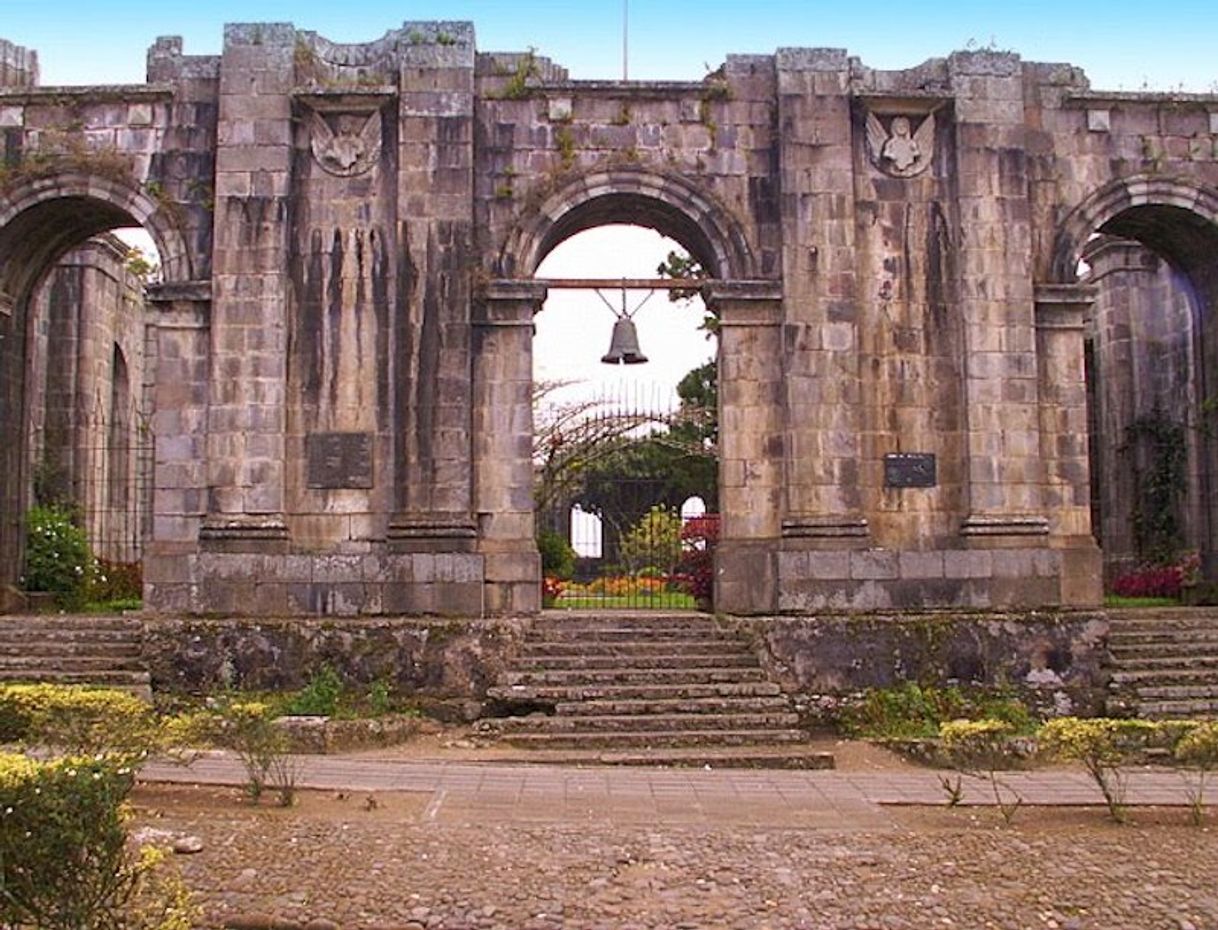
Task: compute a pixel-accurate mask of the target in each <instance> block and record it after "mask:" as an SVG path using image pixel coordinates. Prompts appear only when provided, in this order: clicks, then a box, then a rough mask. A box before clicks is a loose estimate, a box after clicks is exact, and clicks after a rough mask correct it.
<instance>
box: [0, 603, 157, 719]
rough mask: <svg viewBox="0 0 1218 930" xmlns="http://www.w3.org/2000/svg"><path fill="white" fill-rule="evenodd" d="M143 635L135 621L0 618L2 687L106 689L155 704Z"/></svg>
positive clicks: (68, 618)
mask: <svg viewBox="0 0 1218 930" xmlns="http://www.w3.org/2000/svg"><path fill="white" fill-rule="evenodd" d="M142 629H143V628H142V624H141V623H140V621H139V620H135V619H132V618H129V617H79V616H75V615H56V616H34V617H22V616H12V617H0V681H8V682H52V683H55V684H71V685H101V686H105V687H114V688H122V689H124V690H127V691H131V692H132V693H135V694H138V695H140V696H141V697H145V698H148V699H151V697H152V688H151V677H150V675H149V674H148V671H147V669H146V668H145V667H144V664H143V662H142V659H141V640H142V638H143V632H142Z"/></svg>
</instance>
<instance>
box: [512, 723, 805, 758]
mask: <svg viewBox="0 0 1218 930" xmlns="http://www.w3.org/2000/svg"><path fill="white" fill-rule="evenodd" d="M807 738H808V734H807V733H805V732H804V731H803V730H719V729H708V730H679V731H672V730H654V731H652V730H627V731H621V732H613V731H609V732H603V733H599V732H598V733H557V734H556V733H514V734H511V735H509V736H505V737H504V740H505V742H507V743H509V744H510V745H512V746H518V747H520V748H530V747H537V748H540V749H658V750H660V752H661V753H664V752H667V751H668V750H671V749H683V748H693V747H696V748H699V749H702V750H708V749H712V748H718V747H741V746H749V747H754V748H756V747H758V746H768V747H770V748H771V749H774V748H775V747H776V746H777V745H778V744H781V743H795V744H798V743H802V742H804V741H805V740H806V739H807ZM772 755H773V753H772ZM655 764H663V763H662V762H656V763H655Z"/></svg>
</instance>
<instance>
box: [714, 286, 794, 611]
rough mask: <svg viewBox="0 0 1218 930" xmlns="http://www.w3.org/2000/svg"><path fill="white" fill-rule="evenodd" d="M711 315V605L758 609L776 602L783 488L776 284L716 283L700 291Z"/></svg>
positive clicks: (779, 302) (769, 608)
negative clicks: (715, 429) (715, 423)
mask: <svg viewBox="0 0 1218 930" xmlns="http://www.w3.org/2000/svg"><path fill="white" fill-rule="evenodd" d="M702 295H703V298H704V299H705V300H706V304H707V306H708V307H710V308H712V309H713V310H714V311H715V312H716V313H717V314H718V316H719V508H720V510H721V512H722V514H723V523H722V526H721V527H720V531H719V532H720V539H719V548H718V551H717V555H716V567H715V608H716V609H717V610H722V611H725V612H727V613H740V614H748V613H765V612H768V611H772V610H774V609H775V607H776V605H777V602H778V565H777V556H778V548H779V544H780V538H781V535H782V513H783V503H784V491H785V477H786V476H785V470H784V460H785V455H784V450H785V443H784V434H785V431H786V417H785V416H784V411H785V405H784V403H783V374H784V372H783V368H782V365H781V364H780V362H779V360H780V359H782V357H783V353H782V307H783V303H782V289H781V285H780V284H779V283H778V282H774V281H717V282H714V283H712V284H707V285H705V286H704V287H703V289H702Z"/></svg>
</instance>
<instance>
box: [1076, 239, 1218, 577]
mask: <svg viewBox="0 0 1218 930" xmlns="http://www.w3.org/2000/svg"><path fill="white" fill-rule="evenodd" d="M1084 258H1085V261H1086V262H1087V264H1088V265H1089V271H1088V275H1087V281H1088V282H1089V283H1092V284H1094V285H1095V286H1096V288H1097V296H1096V301H1095V305H1094V307H1093V308H1092V314H1091V318H1090V320H1089V321H1088V337H1089V339H1090V341H1091V346H1092V353H1093V358H1094V363H1093V364H1094V369H1095V370H1094V377H1095V379H1096V391H1095V403H1096V407H1097V409H1096V411H1095V414H1094V415H1095V420H1096V429H1095V436H1094V439H1093V441H1094V444H1095V467H1096V468H1097V469H1098V470H1099V475H1098V478H1099V480H1098V482H1097V485H1098V492H1099V493H1098V500H1097V501H1096V504H1097V505H1098V510H1099V513H1100V522H1099V525H1098V526H1097V527H1096V530H1097V534H1096V535H1097V537H1098V538H1099V540H1100V541H1101V546H1102V548H1103V551H1104V571H1105V575H1106V576H1107V577H1108V578H1109V579H1111V578H1113V577H1114V576H1117V575H1119V574H1121V573H1122V572H1125V571H1129V570H1131V569H1133V568H1135V567H1136V566H1137V564H1138V563H1139V561H1140V560H1141V558H1142V556H1140V554H1139V552H1138V546H1137V543H1136V539H1135V532H1134V526H1135V518H1136V515H1137V514H1138V513H1139V512H1142V511H1143V510H1144V508H1145V505H1144V504H1143V503H1141V502H1140V501H1139V496H1140V495H1141V494H1143V493H1144V490H1145V489H1144V488H1142V487H1139V483H1140V482H1139V480H1138V475H1139V473H1140V474H1141V476H1142V477H1141V482H1142V483H1144V482H1145V481H1146V476H1147V475H1148V473H1149V471H1150V470H1151V469H1153V467H1154V465H1155V458H1156V451H1155V450H1154V448H1153V445H1154V440H1153V439H1151V438H1150V437H1149V436H1146V435H1141V436H1139V435H1138V433H1137V431H1136V430H1134V426H1135V424H1136V423H1138V422H1139V421H1142V422H1144V423H1147V424H1151V423H1154V424H1158V425H1160V426H1165V425H1167V424H1175V425H1177V426H1179V427H1181V428H1182V431H1181V438H1182V441H1183V443H1184V448H1183V450H1182V451H1183V452H1184V455H1185V459H1186V462H1185V465H1184V469H1183V471H1184V474H1183V475H1182V479H1183V480H1182V482H1181V485H1180V488H1179V500H1178V505H1179V512H1178V513H1177V514H1176V516H1177V517H1178V519H1179V521H1180V522H1179V526H1180V539H1181V542H1182V543H1184V544H1185V545H1186V546H1188V547H1191V548H1196V549H1204V548H1210V540H1209V533H1208V531H1207V527H1206V526H1205V523H1204V514H1203V511H1202V506H1201V505H1202V502H1203V501H1204V500H1205V499H1206V493H1205V491H1206V489H1205V486H1204V484H1203V480H1204V471H1203V468H1202V463H1201V459H1202V458H1203V456H1204V450H1203V448H1202V439H1203V434H1204V430H1205V428H1206V427H1205V426H1204V414H1199V412H1198V407H1197V404H1198V400H1199V397H1198V391H1199V383H1198V371H1197V363H1198V357H1197V338H1198V335H1199V333H1198V327H1197V325H1196V324H1197V322H1198V308H1197V307H1196V306H1195V298H1194V297H1193V295H1192V293H1191V288H1190V286H1189V284H1188V282H1187V280H1186V279H1184V278H1183V276H1182V275H1181V274H1180V273H1179V272H1177V271H1174V270H1173V269H1172V268H1171V266H1170V265H1169V264H1168V263H1167V262H1165V261H1164V260H1163V259H1162V258H1160V257H1159V256H1157V255H1155V254H1154V253H1153V252H1151V251H1149V250H1148V249H1146V248H1145V247H1144V246H1142V245H1140V244H1138V243H1137V242H1134V241H1132V240H1128V239H1114V238H1111V237H1101V238H1098V239H1095V240H1093V241H1092V242H1091V243H1090V244H1089V245H1088V247H1087V251H1086V253H1085V255H1084ZM1147 555H1148V554H1147Z"/></svg>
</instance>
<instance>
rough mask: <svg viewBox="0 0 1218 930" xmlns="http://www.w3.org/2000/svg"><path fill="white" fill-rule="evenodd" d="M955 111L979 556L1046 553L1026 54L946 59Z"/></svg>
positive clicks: (971, 491)
mask: <svg viewBox="0 0 1218 930" xmlns="http://www.w3.org/2000/svg"><path fill="white" fill-rule="evenodd" d="M948 73H949V79H950V82H951V85H952V90H953V92H954V94H955V107H956V114H955V115H956V166H957V169H956V184H957V190H958V204H959V211H960V217H961V221H960V246H959V251H958V268H959V281H960V309H961V313H962V315H963V317H964V325H965V356H966V367H965V397H966V400H967V406H966V409H967V417H968V422H967V431H968V439H967V454H968V513H967V515H966V516H965V518H964V520H963V522H962V525H961V530H960V531H961V534H962V535H963V536H964V537H965V538H966V540H967V542H968V544H969V545H970V546H975V547H982V548H993V547H1000V548H1001V547H1027V546H1038V545H1044V544H1045V542H1046V541H1047V537H1048V533H1049V521H1048V519H1047V517H1046V516H1045V513H1044V502H1043V500H1042V495H1041V491H1042V487H1043V475H1044V466H1043V464H1042V461H1041V448H1040V410H1039V403H1038V398H1037V361H1036V324H1035V317H1034V313H1033V295H1032V251H1031V249H1032V246H1031V242H1032V234H1031V221H1030V216H1031V207H1030V204H1029V189H1028V176H1027V156H1026V154H1025V152H1024V150H1023V139H1024V133H1025V127H1024V104H1023V80H1022V67H1021V64H1020V61H1019V58H1018V56H1016V55H1011V54H1007V53H995V52H961V53H958V54H955V55H953V56H952V57H951V58H950V59H949V61H948Z"/></svg>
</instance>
